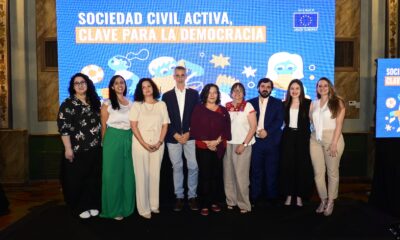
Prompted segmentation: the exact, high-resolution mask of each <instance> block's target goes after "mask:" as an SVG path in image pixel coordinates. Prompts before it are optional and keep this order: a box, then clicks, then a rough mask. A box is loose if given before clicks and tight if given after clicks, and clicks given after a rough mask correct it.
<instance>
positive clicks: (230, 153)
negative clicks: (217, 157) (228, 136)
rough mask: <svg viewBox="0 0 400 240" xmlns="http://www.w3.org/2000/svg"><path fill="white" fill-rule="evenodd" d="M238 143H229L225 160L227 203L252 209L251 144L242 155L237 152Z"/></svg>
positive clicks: (244, 208) (248, 209)
mask: <svg viewBox="0 0 400 240" xmlns="http://www.w3.org/2000/svg"><path fill="white" fill-rule="evenodd" d="M237 146H238V144H228V145H227V148H226V152H225V156H224V160H223V164H224V188H225V195H226V204H228V205H229V206H238V207H239V208H240V209H243V210H247V211H251V204H250V198H249V185H250V178H249V173H250V159H251V146H248V147H246V148H245V149H244V152H243V153H242V154H240V155H238V154H236V153H235V149H236V147H237Z"/></svg>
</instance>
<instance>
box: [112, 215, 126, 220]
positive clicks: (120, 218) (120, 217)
mask: <svg viewBox="0 0 400 240" xmlns="http://www.w3.org/2000/svg"><path fill="white" fill-rule="evenodd" d="M114 219H115V220H117V221H121V220H122V219H124V217H122V216H118V217H115V218H114Z"/></svg>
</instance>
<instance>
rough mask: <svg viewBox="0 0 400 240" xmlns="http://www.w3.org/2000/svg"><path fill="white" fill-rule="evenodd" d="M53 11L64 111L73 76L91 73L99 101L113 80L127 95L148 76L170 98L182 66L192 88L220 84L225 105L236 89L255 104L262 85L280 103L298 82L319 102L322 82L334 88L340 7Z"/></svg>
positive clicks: (270, 2) (89, 0)
mask: <svg viewBox="0 0 400 240" xmlns="http://www.w3.org/2000/svg"><path fill="white" fill-rule="evenodd" d="M56 3H57V32H58V36H57V38H58V57H59V59H58V66H59V68H58V69H59V81H60V84H59V91H60V94H59V96H60V102H62V101H63V100H64V99H65V98H66V97H67V96H68V91H67V89H68V82H69V80H70V77H71V76H72V75H73V74H75V73H76V72H82V73H85V74H87V75H88V76H89V77H90V79H91V80H92V81H93V82H94V83H95V86H96V89H97V92H98V93H99V95H100V96H101V97H102V98H107V96H108V92H107V87H108V83H109V80H110V78H111V77H112V76H113V75H116V74H119V75H121V76H123V77H124V78H125V79H126V80H127V84H128V88H129V89H128V90H129V91H128V93H129V95H130V96H132V94H133V92H134V90H135V87H136V84H137V82H138V80H139V79H140V78H143V77H151V78H152V79H153V80H154V81H155V82H156V84H157V85H158V87H159V88H160V90H161V92H162V93H163V92H166V91H168V90H170V89H172V88H173V87H174V83H175V82H174V79H173V69H174V68H175V67H176V66H178V65H182V66H185V67H186V68H187V69H188V78H187V86H188V87H191V88H195V89H197V90H199V91H201V90H202V88H203V86H204V85H205V84H207V83H215V84H217V85H218V86H219V87H220V90H221V97H222V102H226V101H229V100H230V96H229V92H230V88H231V86H232V84H233V83H235V82H237V81H240V82H241V83H243V84H244V86H245V87H246V91H247V96H246V98H247V99H249V98H252V97H255V96H257V95H258V92H257V82H258V80H259V79H261V78H264V77H268V78H270V79H271V80H272V81H273V82H274V86H275V89H274V91H273V93H272V95H273V96H275V97H278V98H284V96H285V94H286V90H287V87H288V84H289V82H290V80H292V79H294V78H297V79H301V80H302V81H303V83H304V86H305V88H306V95H307V96H308V97H310V98H312V99H314V98H315V95H316V93H315V83H316V81H317V80H318V79H319V78H320V77H322V76H325V77H328V78H329V79H331V80H332V81H334V79H333V73H334V40H335V1H334V0H314V1H310V0H297V1H281V0H250V1H231V0H229V1H228V0H222V1H215V0H202V1H190V0H189V1H172V2H162V1H148V0H145V1H144V0H138V1H130V0H124V1H121V0H114V1H108V0H107V1H106V0H100V1H99V0H96V1H94V0H85V1H81V0H79V1H78V0H57V2H56Z"/></svg>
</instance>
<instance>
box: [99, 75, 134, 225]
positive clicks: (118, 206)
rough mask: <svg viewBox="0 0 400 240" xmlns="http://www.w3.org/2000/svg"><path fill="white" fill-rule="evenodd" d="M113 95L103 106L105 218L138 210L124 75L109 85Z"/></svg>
mask: <svg viewBox="0 0 400 240" xmlns="http://www.w3.org/2000/svg"><path fill="white" fill-rule="evenodd" d="M108 92H109V96H110V98H109V99H107V100H105V101H104V102H103V106H102V107H101V135H102V139H103V179H102V180H103V181H102V208H101V214H100V216H101V217H105V218H114V219H116V220H122V219H123V218H124V217H127V216H129V215H131V214H132V213H133V210H134V209H135V176H134V172H133V162H132V130H131V126H130V121H129V110H130V108H131V106H132V102H131V101H129V100H128V99H127V98H126V92H127V87H126V82H125V79H124V78H123V77H122V76H120V75H115V76H113V77H112V78H111V80H110V83H109V84H108Z"/></svg>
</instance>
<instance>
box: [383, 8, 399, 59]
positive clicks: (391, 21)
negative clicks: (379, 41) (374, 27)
mask: <svg viewBox="0 0 400 240" xmlns="http://www.w3.org/2000/svg"><path fill="white" fill-rule="evenodd" d="M398 20H399V2H398V1H397V0H387V4H386V57H387V58H398V57H399V46H398V44H399V22H398Z"/></svg>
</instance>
